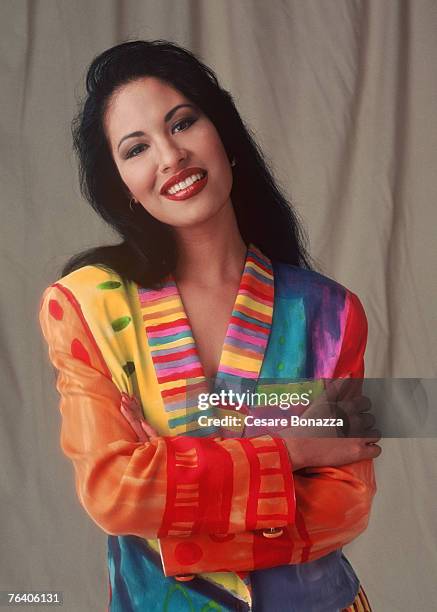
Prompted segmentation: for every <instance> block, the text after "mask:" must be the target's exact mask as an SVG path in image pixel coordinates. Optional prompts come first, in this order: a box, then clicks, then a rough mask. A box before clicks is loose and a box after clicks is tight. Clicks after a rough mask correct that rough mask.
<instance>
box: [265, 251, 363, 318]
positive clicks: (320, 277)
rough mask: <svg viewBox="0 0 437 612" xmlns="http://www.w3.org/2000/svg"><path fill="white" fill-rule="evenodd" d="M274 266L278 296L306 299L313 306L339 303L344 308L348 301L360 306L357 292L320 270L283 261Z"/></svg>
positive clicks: (339, 306)
mask: <svg viewBox="0 0 437 612" xmlns="http://www.w3.org/2000/svg"><path fill="white" fill-rule="evenodd" d="M273 266H274V271H275V291H276V292H277V294H278V297H281V298H285V299H287V298H288V299H298V298H300V299H304V300H305V301H306V302H307V303H308V304H311V305H312V307H316V306H317V305H320V306H322V305H327V304H331V305H334V304H337V306H338V308H339V309H343V308H344V306H345V303H346V302H348V303H349V304H350V303H351V302H353V303H354V304H356V305H357V306H360V301H359V299H358V297H357V296H356V295H355V293H353V292H352V291H351V290H350V289H348V288H347V287H345V286H344V285H342V284H340V283H339V282H337V281H335V280H334V279H332V278H329V277H328V276H325V275H324V274H321V273H320V272H316V271H315V270H308V269H307V268H299V267H297V266H293V265H291V264H286V263H281V262H274V264H273Z"/></svg>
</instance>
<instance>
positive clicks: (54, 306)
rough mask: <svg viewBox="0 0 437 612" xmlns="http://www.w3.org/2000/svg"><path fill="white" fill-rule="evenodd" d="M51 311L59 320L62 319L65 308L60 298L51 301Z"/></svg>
mask: <svg viewBox="0 0 437 612" xmlns="http://www.w3.org/2000/svg"><path fill="white" fill-rule="evenodd" d="M49 313H50V314H51V315H52V317H53V318H54V319H56V320H57V321H60V320H61V319H62V317H63V316H64V309H63V308H62V306H61V305H60V303H59V302H58V300H50V301H49Z"/></svg>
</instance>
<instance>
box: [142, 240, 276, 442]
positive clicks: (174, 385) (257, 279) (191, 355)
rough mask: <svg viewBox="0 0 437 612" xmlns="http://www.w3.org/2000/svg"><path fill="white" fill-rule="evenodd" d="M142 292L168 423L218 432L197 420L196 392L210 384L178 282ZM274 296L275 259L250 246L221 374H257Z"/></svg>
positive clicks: (227, 376)
mask: <svg viewBox="0 0 437 612" xmlns="http://www.w3.org/2000/svg"><path fill="white" fill-rule="evenodd" d="M138 294H139V300H140V304H141V310H142V317H143V321H144V326H145V332H146V336H147V341H148V344H149V347H150V351H151V356H152V361H153V365H154V368H155V373H156V377H157V381H158V385H159V388H160V392H161V397H162V401H163V404H164V408H165V411H166V412H167V413H168V424H169V428H170V429H171V430H173V431H174V433H175V434H179V433H182V432H183V433H184V434H185V435H195V436H200V435H210V434H212V433H215V432H218V429H217V428H215V427H199V425H198V423H197V419H198V416H199V410H198V400H197V398H198V394H199V393H208V391H210V389H209V388H208V381H207V380H206V379H205V374H204V371H203V368H202V364H201V363H200V359H199V354H198V351H197V347H196V343H195V341H194V337H193V333H192V330H191V326H190V323H189V320H188V317H187V315H186V313H185V310H184V306H183V303H182V299H181V296H180V294H179V291H178V288H177V285H176V282H175V281H174V279H173V278H172V277H170V278H169V279H168V280H167V281H166V282H165V283H164V285H163V287H162V289H160V290H154V289H144V288H141V287H139V288H138ZM273 299H274V281H273V269H272V265H271V262H270V260H269V259H268V258H267V257H266V256H265V255H263V254H262V253H261V252H260V251H259V250H258V249H257V248H256V247H254V246H250V247H249V249H248V252H247V257H246V262H245V266H244V270H243V274H242V277H241V282H240V286H239V289H238V293H237V297H236V300H235V304H234V308H233V311H232V315H231V319H230V321H229V325H228V329H227V332H226V336H225V340H224V344H223V349H222V354H221V358H220V364H219V369H218V372H217V379H218V380H220V381H223V380H228V381H229V380H236V379H257V378H258V376H259V373H260V371H261V366H262V362H263V358H264V354H265V351H266V348H267V343H268V339H269V334H270V329H271V324H272V317H273ZM218 380H217V382H218ZM215 390H217V384H216V386H215ZM202 414H203V415H206V416H213V415H214V412H213V410H212V409H211V408H210V409H208V410H206V411H202Z"/></svg>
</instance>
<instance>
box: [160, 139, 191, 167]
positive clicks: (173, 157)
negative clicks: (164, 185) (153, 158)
mask: <svg viewBox="0 0 437 612" xmlns="http://www.w3.org/2000/svg"><path fill="white" fill-rule="evenodd" d="M186 158H187V151H186V150H185V149H183V148H181V147H180V146H178V145H177V143H175V142H174V141H172V140H167V141H166V142H165V143H161V145H160V147H159V169H160V171H161V172H172V171H173V170H178V169H179V167H180V165H181V163H182V162H183V161H184V160H185V159H186Z"/></svg>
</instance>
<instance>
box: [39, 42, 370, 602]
mask: <svg viewBox="0 0 437 612" xmlns="http://www.w3.org/2000/svg"><path fill="white" fill-rule="evenodd" d="M74 137H75V144H76V148H77V151H78V154H79V160H80V164H81V181H82V187H83V191H84V193H85V195H86V196H87V198H88V200H89V201H90V203H91V204H92V206H93V207H94V208H95V210H97V212H98V213H99V214H100V215H101V216H102V218H103V219H104V220H105V221H107V222H108V223H109V224H110V225H112V226H113V227H114V229H115V230H116V231H117V232H118V233H119V234H120V235H121V237H122V238H123V242H122V243H121V244H120V245H116V246H107V247H100V248H97V249H93V250H91V251H88V252H86V253H84V254H81V255H79V256H78V257H76V258H75V259H74V260H73V261H72V262H70V263H69V265H68V266H67V267H66V269H65V270H64V276H63V278H62V279H60V281H58V282H57V283H55V284H54V285H52V286H51V287H49V288H48V289H47V290H46V292H45V294H44V297H43V301H42V308H41V325H42V329H43V332H44V335H45V338H46V340H47V342H48V344H49V350H50V357H51V359H52V362H53V363H54V365H55V366H56V367H57V368H58V370H59V372H60V374H59V379H58V389H59V391H60V393H61V397H62V401H61V412H62V415H63V426H62V447H63V450H64V451H65V453H66V454H67V455H68V456H69V457H70V458H71V459H72V461H73V463H74V467H75V471H76V482H77V491H78V495H79V498H80V501H81V503H82V504H83V506H84V507H85V509H86V510H87V512H88V513H89V514H90V515H91V517H92V518H93V519H94V521H95V522H96V523H97V524H98V525H99V526H100V527H101V528H102V529H104V530H105V531H106V532H107V533H108V534H110V535H109V551H108V563H109V574H110V589H111V596H110V597H111V599H110V601H111V603H110V610H111V611H114V612H115V611H123V612H125V611H128V610H135V611H136V610H161V609H162V610H173V609H175V610H176V609H178V610H209V609H210V610H249V609H252V610H266V611H268V610H298V611H303V612H310V611H316V610H323V611H325V612H328V611H333V610H341V609H344V608H348V609H351V610H352V609H354V610H357V609H358V610H363V609H364V610H369V609H370V608H369V607H368V604H367V601H366V598H365V595H364V593H363V591H362V590H361V589H360V587H359V582H358V579H357V577H356V576H355V574H354V572H353V570H352V568H351V567H350V565H349V564H348V562H347V560H346V559H345V558H344V556H343V555H342V553H341V547H342V546H343V544H345V543H346V542H349V541H350V540H351V539H353V538H354V537H356V536H357V535H358V534H359V533H360V532H361V531H363V530H364V529H365V527H366V525H367V520H368V514H369V510H370V504H371V500H372V497H373V494H374V491H375V486H374V479H373V470H372V462H371V459H372V458H374V457H376V456H377V455H378V454H379V452H380V448H379V447H378V446H377V445H376V444H375V442H377V440H378V437H377V436H375V435H373V436H372V435H371V436H370V437H368V438H354V439H351V438H348V439H344V440H342V441H341V444H339V443H338V441H336V440H335V438H325V439H318V440H314V439H313V440H311V439H309V440H306V441H302V440H301V439H299V438H285V437H283V438H282V437H279V436H275V437H272V436H268V435H264V436H256V437H253V438H238V437H237V438H235V437H224V436H221V434H222V433H223V432H220V431H219V430H217V429H215V428H214V426H208V427H201V426H200V425H199V421H198V417H199V411H198V409H197V405H196V401H195V398H196V397H197V396H198V394H199V393H200V392H204V391H205V390H208V389H209V387H208V385H207V379H214V378H215V377H216V376H217V380H221V381H225V382H226V383H229V384H232V382H236V383H238V381H241V380H242V379H244V380H249V381H255V382H256V381H257V380H258V379H260V380H262V379H267V378H275V379H284V380H285V379H288V380H290V379H296V378H297V379H302V378H310V379H311V378H322V377H323V378H333V377H335V378H343V377H357V378H359V377H362V375H363V354H364V349H365V342H366V319H365V315H364V312H363V310H362V307H361V305H360V303H359V301H358V299H357V298H356V297H355V296H354V295H353V294H352V293H350V292H349V291H348V290H346V289H344V288H343V287H341V286H340V285H338V284H336V283H334V282H333V281H331V280H329V279H327V278H325V277H322V276H320V275H319V274H316V273H315V272H312V271H311V270H310V269H309V267H310V266H309V261H308V257H307V254H306V252H305V249H304V247H303V244H302V238H301V232H300V229H299V225H298V222H297V220H296V217H295V215H294V213H293V211H292V209H291V208H290V206H289V205H288V203H287V202H286V200H285V198H284V197H283V195H282V194H281V193H280V191H279V189H278V188H277V186H276V185H275V182H274V180H273V178H272V175H271V173H270V172H269V170H268V168H267V166H266V164H265V162H264V160H263V158H262V155H261V153H260V151H259V149H258V148H257V146H256V144H255V143H254V141H253V139H252V138H251V136H250V135H249V133H248V131H247V129H246V128H245V126H244V124H243V122H242V120H241V118H240V116H239V114H238V112H237V110H236V108H235V106H234V104H233V101H232V98H231V96H230V95H229V93H227V92H226V91H224V90H223V89H221V88H220V86H219V84H218V82H217V79H216V77H215V75H214V74H213V72H212V71H211V70H210V69H209V68H207V67H206V66H205V65H203V64H202V63H201V62H200V61H199V60H198V59H196V58H195V57H194V56H193V55H192V54H191V53H189V52H188V51H186V50H184V49H182V48H180V47H178V46H176V45H174V44H171V43H168V42H165V41H152V42H144V41H136V42H128V43H124V44H122V45H118V46H116V47H114V48H112V49H109V50H108V51H106V52H104V53H103V54H101V55H100V56H99V57H97V58H96V59H95V60H94V61H93V63H92V64H91V66H90V68H89V71H88V75H87V97H86V100H85V104H84V106H83V109H82V111H81V113H80V115H79V117H78V119H77V121H76V123H75V128H74ZM345 405H347V406H348V407H349V408H348V409H349V410H350V411H351V414H352V413H354V415H355V416H354V419H355V423H358V425H360V426H361V425H362V426H363V427H364V426H369V425H371V424H372V423H371V420H369V419H368V418H367V420H366V418H365V414H364V413H360V414H357V413H359V412H360V410H361V409H362V403H361V404H360V401H359V400H354V401H350V402H349V403H347V402H346V404H345ZM360 406H361V408H360ZM217 411H218V412H220V409H217ZM208 414H214V412H213V410H212V409H210V410H209V412H208ZM368 416H369V415H367V417H368ZM208 436H209V437H208ZM311 466H317V467H311ZM349 606H351V607H350V608H349ZM352 606H355V607H352Z"/></svg>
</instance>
